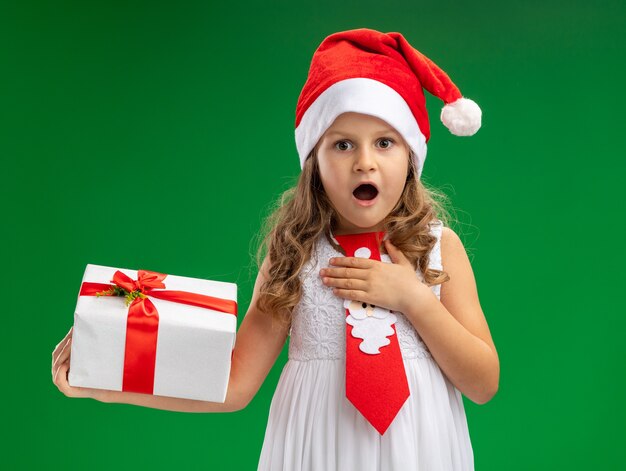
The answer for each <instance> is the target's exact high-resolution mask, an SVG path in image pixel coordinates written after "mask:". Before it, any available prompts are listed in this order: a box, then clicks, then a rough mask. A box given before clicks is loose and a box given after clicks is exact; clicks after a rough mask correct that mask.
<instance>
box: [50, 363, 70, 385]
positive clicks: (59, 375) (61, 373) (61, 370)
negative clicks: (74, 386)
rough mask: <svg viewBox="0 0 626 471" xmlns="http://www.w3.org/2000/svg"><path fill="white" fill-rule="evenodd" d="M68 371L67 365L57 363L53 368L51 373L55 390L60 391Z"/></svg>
mask: <svg viewBox="0 0 626 471" xmlns="http://www.w3.org/2000/svg"><path fill="white" fill-rule="evenodd" d="M68 370H69V364H68V363H67V362H65V363H59V364H58V365H56V366H55V367H54V370H53V372H52V382H53V383H54V384H55V385H56V387H57V388H59V389H61V385H62V381H63V380H64V379H67V371H68Z"/></svg>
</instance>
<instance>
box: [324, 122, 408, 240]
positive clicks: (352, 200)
mask: <svg viewBox="0 0 626 471" xmlns="http://www.w3.org/2000/svg"><path fill="white" fill-rule="evenodd" d="M317 157H318V165H319V171H320V177H321V180H322V184H323V185H324V190H325V191H326V194H327V195H328V198H329V199H330V202H331V204H332V205H333V207H334V208H335V210H336V212H337V217H338V225H337V227H336V228H335V230H334V233H335V234H336V235H343V234H358V233H363V232H374V231H382V230H383V224H382V221H383V220H384V219H385V218H386V217H387V215H388V214H389V213H390V212H391V210H392V209H393V208H394V207H395V206H396V204H397V203H398V201H399V199H400V196H401V195H402V191H403V190H404V185H405V183H406V177H407V175H408V172H409V148H408V146H407V144H406V143H405V142H404V139H402V137H401V136H400V134H399V133H398V132H397V131H396V130H395V129H394V128H392V127H391V126H390V125H389V124H387V122H385V121H383V120H382V119H379V118H376V117H374V116H370V115H365V114H361V113H352V112H350V113H343V114H341V115H339V117H337V119H336V120H335V122H334V123H333V124H332V125H331V126H330V128H328V129H327V130H326V132H325V133H324V135H323V136H322V137H321V138H320V141H319V143H318V151H317ZM365 183H368V184H369V185H367V184H365Z"/></svg>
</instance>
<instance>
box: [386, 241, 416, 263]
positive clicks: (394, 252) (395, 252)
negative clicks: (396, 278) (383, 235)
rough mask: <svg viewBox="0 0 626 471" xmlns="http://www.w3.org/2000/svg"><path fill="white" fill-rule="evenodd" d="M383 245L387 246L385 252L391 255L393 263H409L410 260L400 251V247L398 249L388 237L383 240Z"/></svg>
mask: <svg viewBox="0 0 626 471" xmlns="http://www.w3.org/2000/svg"><path fill="white" fill-rule="evenodd" d="M385 247H386V248H387V253H389V256H390V257H391V261H392V262H393V263H397V264H400V265H411V262H410V261H409V259H408V258H406V256H405V255H404V254H403V253H402V251H401V250H400V249H398V248H397V247H396V246H395V245H393V244H392V243H391V241H390V240H389V239H386V240H385Z"/></svg>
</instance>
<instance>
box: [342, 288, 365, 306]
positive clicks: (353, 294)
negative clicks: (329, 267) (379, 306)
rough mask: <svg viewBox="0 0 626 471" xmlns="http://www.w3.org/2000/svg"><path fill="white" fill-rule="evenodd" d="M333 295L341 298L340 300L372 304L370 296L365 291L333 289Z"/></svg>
mask: <svg viewBox="0 0 626 471" xmlns="http://www.w3.org/2000/svg"><path fill="white" fill-rule="evenodd" d="M333 293H334V294H335V295H337V296H339V297H340V298H344V299H350V300H352V301H360V302H364V303H368V304H372V303H370V299H369V296H368V294H367V293H366V292H365V291H360V290H355V289H343V288H333Z"/></svg>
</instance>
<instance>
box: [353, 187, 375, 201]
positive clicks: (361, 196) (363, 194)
mask: <svg viewBox="0 0 626 471" xmlns="http://www.w3.org/2000/svg"><path fill="white" fill-rule="evenodd" d="M352 194H353V195H354V197H355V198H356V199H358V200H361V201H370V200H373V199H374V198H376V196H377V195H378V190H377V189H376V187H375V186H374V185H370V184H369V183H365V184H363V185H359V186H357V187H356V188H355V190H354V191H353V192H352Z"/></svg>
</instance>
